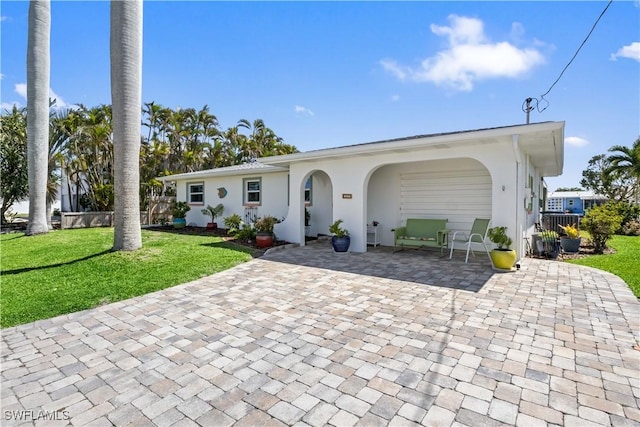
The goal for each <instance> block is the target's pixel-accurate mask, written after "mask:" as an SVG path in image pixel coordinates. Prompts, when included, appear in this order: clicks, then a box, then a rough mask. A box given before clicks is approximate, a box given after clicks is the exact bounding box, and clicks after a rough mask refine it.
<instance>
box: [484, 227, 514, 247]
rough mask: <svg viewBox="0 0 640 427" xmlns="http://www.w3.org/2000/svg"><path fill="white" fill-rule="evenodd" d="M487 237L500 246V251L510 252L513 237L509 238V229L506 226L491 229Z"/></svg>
mask: <svg viewBox="0 0 640 427" xmlns="http://www.w3.org/2000/svg"><path fill="white" fill-rule="evenodd" d="M487 235H488V236H489V240H491V241H492V242H493V243H495V244H496V245H498V249H499V250H509V248H510V247H511V244H512V243H513V240H511V237H509V236H507V227H505V226H500V227H493V228H490V229H489V231H488V233H487Z"/></svg>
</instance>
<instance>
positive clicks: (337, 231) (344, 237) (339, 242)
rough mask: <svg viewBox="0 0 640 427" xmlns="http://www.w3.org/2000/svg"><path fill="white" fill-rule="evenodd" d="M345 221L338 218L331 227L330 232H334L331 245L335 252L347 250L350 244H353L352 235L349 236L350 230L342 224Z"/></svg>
mask: <svg viewBox="0 0 640 427" xmlns="http://www.w3.org/2000/svg"><path fill="white" fill-rule="evenodd" d="M342 223H343V221H342V220H341V219H338V220H336V221H335V222H334V223H333V224H331V227H329V233H331V234H332V237H331V246H333V250H334V251H335V252H347V251H348V250H349V245H350V244H351V237H349V230H345V229H344V228H342V227H341V226H340V224H342Z"/></svg>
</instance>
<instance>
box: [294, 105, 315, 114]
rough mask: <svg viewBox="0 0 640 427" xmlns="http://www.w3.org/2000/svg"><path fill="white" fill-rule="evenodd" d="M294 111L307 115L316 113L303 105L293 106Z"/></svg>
mask: <svg viewBox="0 0 640 427" xmlns="http://www.w3.org/2000/svg"><path fill="white" fill-rule="evenodd" d="M293 111H295V112H296V113H297V114H306V115H307V116H315V115H316V114H315V113H314V112H313V111H311V110H310V109H308V108H307V107H303V106H302V105H296V106H294V107H293Z"/></svg>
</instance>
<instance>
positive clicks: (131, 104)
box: [110, 0, 142, 251]
mask: <svg viewBox="0 0 640 427" xmlns="http://www.w3.org/2000/svg"><path fill="white" fill-rule="evenodd" d="M110 22H111V99H112V101H111V102H112V107H113V160H114V169H115V174H114V213H113V222H114V239H113V249H114V250H116V251H118V250H125V251H132V250H136V249H139V248H141V247H142V232H141V229H140V123H141V111H140V106H141V105H142V0H134V1H112V2H111V18H110Z"/></svg>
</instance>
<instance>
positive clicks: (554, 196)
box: [546, 191, 607, 215]
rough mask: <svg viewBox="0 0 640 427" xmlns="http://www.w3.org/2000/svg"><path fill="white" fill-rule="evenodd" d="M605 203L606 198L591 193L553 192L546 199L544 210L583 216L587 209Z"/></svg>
mask: <svg viewBox="0 0 640 427" xmlns="http://www.w3.org/2000/svg"><path fill="white" fill-rule="evenodd" d="M606 201H607V198H606V197H604V196H599V195H597V194H594V193H593V191H554V192H553V193H550V194H549V195H548V197H547V207H546V210H547V211H550V212H564V213H573V214H578V215H584V214H585V212H586V211H587V210H588V209H589V208H591V207H593V206H597V205H601V204H603V203H605V202H606Z"/></svg>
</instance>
